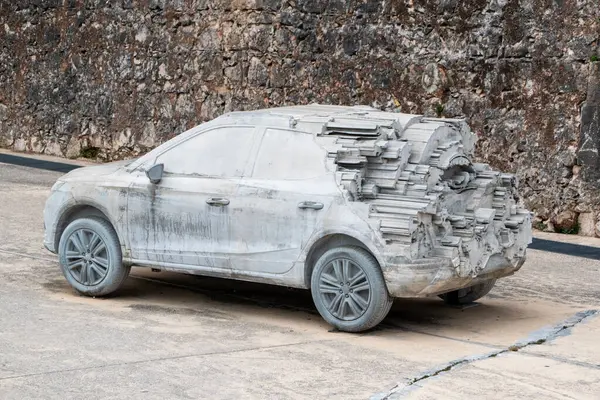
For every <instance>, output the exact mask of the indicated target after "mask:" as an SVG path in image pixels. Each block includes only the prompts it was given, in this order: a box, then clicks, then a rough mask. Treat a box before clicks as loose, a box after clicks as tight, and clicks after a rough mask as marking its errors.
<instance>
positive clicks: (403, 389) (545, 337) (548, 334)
mask: <svg viewBox="0 0 600 400" xmlns="http://www.w3.org/2000/svg"><path fill="white" fill-rule="evenodd" d="M599 313H600V311H599V310H585V311H580V312H578V313H576V314H575V315H573V316H571V317H569V318H567V319H565V320H563V321H561V322H560V323H558V324H556V325H553V326H550V327H546V328H542V329H540V330H537V331H535V332H533V333H531V334H530V335H529V336H528V337H527V338H525V339H523V340H520V341H518V342H516V343H514V344H512V345H510V346H508V347H507V348H504V349H501V350H497V351H493V352H490V353H486V354H479V355H474V356H467V357H463V358H459V359H456V360H453V361H450V362H449V363H448V364H444V365H441V366H439V367H437V368H435V369H432V370H429V371H426V372H425V373H423V374H421V375H419V376H417V377H415V378H412V379H409V380H408V382H407V383H405V384H398V385H396V386H394V387H393V388H392V389H390V390H389V391H388V392H387V393H380V394H377V395H375V396H373V397H371V399H372V400H392V399H397V398H401V397H403V396H404V395H406V394H407V393H408V392H409V391H411V390H413V389H414V388H415V387H420V386H421V385H420V383H421V382H423V381H426V380H427V379H430V378H434V377H436V376H438V375H441V374H444V373H447V372H450V371H451V370H453V369H455V368H457V367H461V366H464V365H468V364H472V363H474V362H476V361H482V360H487V359H489V358H493V357H497V356H499V355H501V354H505V353H509V352H518V351H520V350H523V349H525V348H527V347H529V346H537V345H542V344H544V343H547V342H550V341H552V340H554V339H556V338H558V337H561V336H567V335H569V334H570V329H571V328H573V327H574V326H576V325H578V324H580V323H582V322H584V321H585V320H586V319H589V318H592V317H594V316H596V315H598V314H599Z"/></svg>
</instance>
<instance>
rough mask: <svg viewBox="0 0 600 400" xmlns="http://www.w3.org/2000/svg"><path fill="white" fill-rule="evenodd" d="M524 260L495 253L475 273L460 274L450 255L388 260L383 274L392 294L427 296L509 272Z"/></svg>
mask: <svg viewBox="0 0 600 400" xmlns="http://www.w3.org/2000/svg"><path fill="white" fill-rule="evenodd" d="M524 262H525V257H522V258H521V259H519V260H518V261H517V262H516V263H515V262H513V263H511V262H510V261H509V260H507V259H506V258H504V257H503V256H501V255H500V254H496V255H495V256H492V257H490V259H489V261H488V262H487V264H486V266H485V268H483V269H482V270H481V272H480V273H478V274H477V275H476V276H460V275H459V273H458V272H457V269H456V267H454V266H453V265H452V262H451V261H450V260H449V259H447V258H426V259H421V260H416V261H413V262H409V263H395V264H388V265H386V267H385V268H383V275H384V278H385V281H386V284H387V287H388V291H389V292H390V295H391V296H392V297H427V296H432V295H437V294H441V293H446V292H449V291H452V290H457V289H461V288H465V287H469V286H472V285H476V284H478V283H481V282H482V281H485V280H488V279H497V278H502V277H505V276H509V275H512V274H513V273H514V272H515V271H517V270H519V269H520V268H521V266H522V265H523V263H524Z"/></svg>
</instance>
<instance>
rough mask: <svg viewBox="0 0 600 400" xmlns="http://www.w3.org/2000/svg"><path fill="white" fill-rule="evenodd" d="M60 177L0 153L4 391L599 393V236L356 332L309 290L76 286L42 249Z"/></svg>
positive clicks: (184, 284) (153, 280)
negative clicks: (92, 292)
mask: <svg viewBox="0 0 600 400" xmlns="http://www.w3.org/2000/svg"><path fill="white" fill-rule="evenodd" d="M3 160H4V161H7V159H6V157H5V158H4V159H3ZM13 160H14V159H13ZM45 161H52V160H45ZM60 162H62V161H60ZM65 163H67V164H68V162H65ZM38 167H39V164H38ZM60 174H61V172H55V171H48V170H46V169H44V168H41V167H39V168H31V167H27V166H24V165H14V164H13V165H9V164H1V163H0V399H24V398H28V399H38V398H39V399H81V398H84V397H85V398H86V399H113V398H114V399H117V398H118V399H122V398H128V399H164V398H169V399H188V398H189V399H198V398H206V399H325V398H327V399H331V398H334V399H368V398H375V399H381V398H389V399H397V398H416V399H439V398H442V397H443V398H449V399H454V398H455V399H464V398H473V397H478V398H483V399H488V398H489V399H496V398H503V399H511V398H514V399H522V398H533V399H554V398H556V399H559V398H560V399H563V398H577V399H599V398H600V344H599V343H598V337H599V334H600V314H597V311H596V310H600V285H599V284H598V278H599V277H600V263H599V262H598V261H597V258H598V257H597V254H598V253H597V250H598V248H600V241H597V240H593V239H584V238H577V237H572V236H569V237H566V236H562V235H548V234H544V235H541V234H540V235H539V239H540V240H543V241H545V242H542V241H538V242H537V243H541V244H542V245H546V246H548V247H550V249H552V250H554V251H559V250H560V251H562V252H555V253H550V252H548V251H542V250H537V249H532V250H530V251H529V258H528V261H527V262H526V264H525V265H524V267H523V268H522V270H521V271H520V272H519V273H518V274H516V275H515V276H513V277H510V278H506V279H504V280H502V281H501V282H499V284H498V285H497V287H496V288H495V290H493V291H492V293H491V294H490V295H489V296H487V297H485V298H484V299H482V300H481V301H480V302H479V303H478V304H477V305H474V306H471V307H465V308H451V307H448V306H445V305H444V304H443V303H442V302H441V301H440V300H438V299H437V298H433V299H420V300H399V301H396V302H395V304H394V307H393V309H392V312H391V313H390V315H389V316H388V318H387V319H386V320H385V321H384V322H383V323H382V325H381V326H380V327H379V328H378V329H375V330H374V331H372V332H368V333H365V334H360V335H357V334H346V333H339V332H333V331H331V330H330V327H329V326H327V325H326V324H325V323H324V322H323V321H322V320H321V319H320V317H319V316H318V314H317V313H316V311H315V309H314V307H313V305H312V303H311V299H310V295H309V293H308V292H306V291H301V290H289V289H285V288H279V287H273V286H266V285H257V284H249V283H243V282H235V281H227V280H220V279H212V278H203V277H196V276H187V275H180V274H169V273H164V272H161V273H153V272H150V271H148V270H144V269H134V270H133V272H132V274H131V277H130V278H129V279H128V281H127V282H126V285H125V287H124V289H123V290H122V291H121V292H120V293H119V294H118V295H116V296H113V297H110V298H106V299H90V298H84V297H80V296H78V295H76V294H75V293H73V291H72V290H71V289H70V288H69V286H68V285H67V284H66V282H65V280H64V278H63V277H62V275H61V273H60V272H59V269H58V265H57V263H56V257H55V256H54V255H52V254H50V253H48V252H47V251H45V250H44V249H43V246H42V208H43V203H44V201H45V198H46V196H47V194H48V190H49V188H50V186H51V185H52V183H53V182H54V181H55V179H56V178H57V177H59V176H60ZM557 242H558V244H557ZM582 245H585V247H581V246H582ZM561 246H562V247H561ZM536 247H537V246H536ZM561 249H562V250H561ZM598 251H600V250H598ZM563 252H566V253H568V254H563ZM572 254H579V255H583V256H585V257H580V256H574V255H572Z"/></svg>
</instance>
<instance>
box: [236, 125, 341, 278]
mask: <svg viewBox="0 0 600 400" xmlns="http://www.w3.org/2000/svg"><path fill="white" fill-rule="evenodd" d="M326 159H327V153H326V151H325V149H323V148H322V147H320V146H319V145H318V144H317V143H315V140H314V137H313V136H312V135H311V134H308V133H302V132H297V131H294V130H287V129H272V128H268V129H266V130H265V132H264V134H263V137H262V139H261V144H260V148H259V149H258V151H257V155H256V158H255V160H254V162H253V163H252V164H251V166H250V167H249V168H248V170H247V171H246V173H245V174H244V177H243V178H242V180H241V182H240V185H239V188H238V193H237V198H238V200H237V202H236V205H235V207H234V208H233V209H232V210H231V212H232V213H233V214H235V220H236V224H235V226H234V228H233V229H234V235H235V236H236V237H240V238H243V240H242V241H240V243H239V244H240V247H239V248H238V249H236V251H235V253H232V258H231V263H232V268H233V269H234V270H238V271H247V272H250V273H267V274H283V273H285V272H288V271H289V270H290V269H291V268H292V267H293V264H294V262H295V261H297V260H298V258H299V256H300V253H301V251H302V249H303V247H304V246H305V245H306V243H307V241H308V240H309V238H310V236H311V235H312V234H313V232H315V230H316V229H317V228H318V227H320V226H322V225H323V221H324V219H325V215H326V214H327V211H328V209H329V207H330V205H331V203H332V201H333V200H334V199H335V198H336V197H340V191H339V188H338V186H337V185H336V183H335V177H334V174H333V173H331V172H330V171H328V169H327V166H326Z"/></svg>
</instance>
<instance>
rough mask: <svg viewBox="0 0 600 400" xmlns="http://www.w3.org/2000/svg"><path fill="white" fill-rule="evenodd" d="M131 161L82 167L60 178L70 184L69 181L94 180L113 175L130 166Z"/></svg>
mask: <svg viewBox="0 0 600 400" xmlns="http://www.w3.org/2000/svg"><path fill="white" fill-rule="evenodd" d="M130 162H131V160H124V161H114V162H110V163H106V164H102V165H94V166H90V167H82V168H77V169H75V170H73V171H71V172H69V173H68V174H66V175H63V176H62V177H60V179H59V180H61V181H65V182H69V181H82V180H86V181H87V180H94V178H96V177H101V176H106V175H111V174H113V173H115V172H117V171H118V170H120V169H121V168H123V167H124V166H126V165H127V164H129V163H130Z"/></svg>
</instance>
